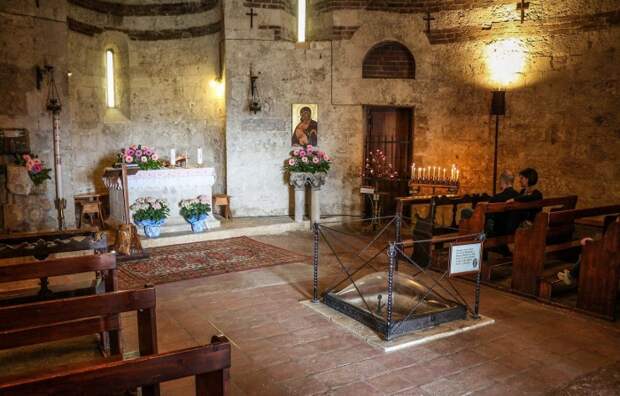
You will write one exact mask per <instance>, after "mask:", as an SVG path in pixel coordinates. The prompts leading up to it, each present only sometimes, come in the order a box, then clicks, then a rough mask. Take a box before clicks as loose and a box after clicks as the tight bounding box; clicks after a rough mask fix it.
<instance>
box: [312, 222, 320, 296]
mask: <svg viewBox="0 0 620 396" xmlns="http://www.w3.org/2000/svg"><path fill="white" fill-rule="evenodd" d="M312 266H313V279H312V302H313V303H318V302H319V223H312Z"/></svg>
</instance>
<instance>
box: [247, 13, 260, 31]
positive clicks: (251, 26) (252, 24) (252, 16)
mask: <svg viewBox="0 0 620 396" xmlns="http://www.w3.org/2000/svg"><path fill="white" fill-rule="evenodd" d="M245 15H248V16H249V17H250V29H252V28H254V17H255V16H257V15H258V14H257V13H255V12H254V8H250V12H248V13H246V14H245Z"/></svg>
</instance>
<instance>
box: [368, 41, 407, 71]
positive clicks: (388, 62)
mask: <svg viewBox="0 0 620 396" xmlns="http://www.w3.org/2000/svg"><path fill="white" fill-rule="evenodd" d="M362 77H363V78H410V79H414V78H415V59H414V58H413V55H412V54H411V52H410V51H409V49H408V48H407V47H405V46H404V45H402V44H401V43H399V42H397V41H384V42H382V43H379V44H377V45H375V46H374V47H372V48H371V49H370V50H369V51H368V52H367V53H366V56H365V57H364V63H363V67H362Z"/></svg>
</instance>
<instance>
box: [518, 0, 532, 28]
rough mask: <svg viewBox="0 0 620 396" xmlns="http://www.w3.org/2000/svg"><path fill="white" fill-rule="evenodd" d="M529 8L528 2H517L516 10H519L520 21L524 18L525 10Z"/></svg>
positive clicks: (522, 0) (523, 0)
mask: <svg viewBox="0 0 620 396" xmlns="http://www.w3.org/2000/svg"><path fill="white" fill-rule="evenodd" d="M529 8H530V3H529V2H526V1H525V0H521V2H520V3H517V10H520V11H521V23H523V21H524V20H525V10H527V9H529Z"/></svg>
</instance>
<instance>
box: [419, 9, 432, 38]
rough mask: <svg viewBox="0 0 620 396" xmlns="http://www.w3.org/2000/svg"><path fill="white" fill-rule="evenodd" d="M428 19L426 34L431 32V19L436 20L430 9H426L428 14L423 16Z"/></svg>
mask: <svg viewBox="0 0 620 396" xmlns="http://www.w3.org/2000/svg"><path fill="white" fill-rule="evenodd" d="M422 19H424V20H425V21H426V34H430V33H431V21H434V20H435V17H433V16H431V12H430V11H426V16H425V17H424V18H422Z"/></svg>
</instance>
